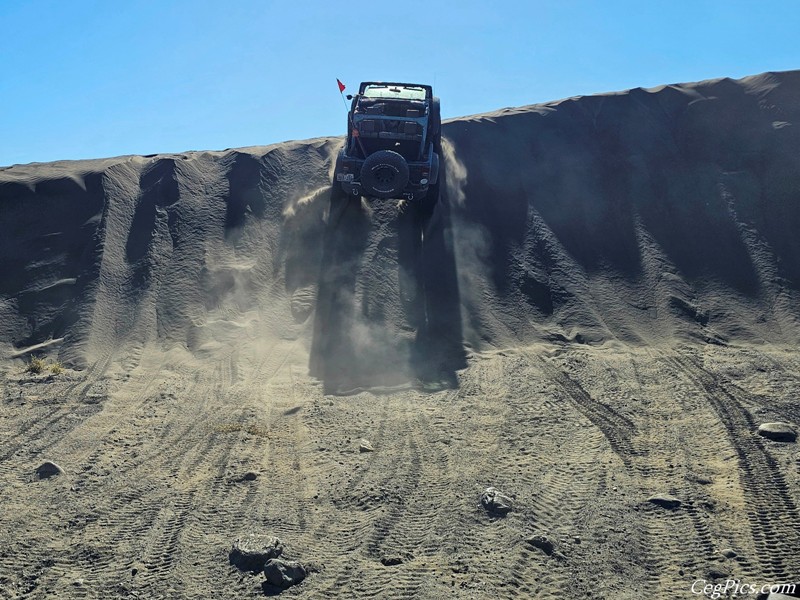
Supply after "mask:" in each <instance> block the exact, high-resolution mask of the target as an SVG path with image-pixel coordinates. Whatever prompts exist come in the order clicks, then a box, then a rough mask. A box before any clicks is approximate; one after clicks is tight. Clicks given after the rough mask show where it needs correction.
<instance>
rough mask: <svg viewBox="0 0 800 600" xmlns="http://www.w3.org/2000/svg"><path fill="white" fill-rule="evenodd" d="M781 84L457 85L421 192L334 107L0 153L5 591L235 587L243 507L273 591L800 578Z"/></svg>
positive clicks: (797, 258)
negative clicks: (429, 190)
mask: <svg viewBox="0 0 800 600" xmlns="http://www.w3.org/2000/svg"><path fill="white" fill-rule="evenodd" d="M798 90H800V73H798V72H789V73H778V74H766V75H761V76H757V77H751V78H746V79H743V80H740V81H731V80H716V81H710V82H702V83H698V84H685V85H681V86H665V87H662V88H657V89H654V90H631V91H629V92H623V93H619V94H606V95H601V96H593V97H587V98H577V99H569V100H565V101H561V102H557V103H551V104H548V105H540V106H533V107H526V108H523V109H513V110H510V109H509V110H505V111H500V112H498V113H493V114H490V115H478V116H475V117H467V118H463V119H456V120H452V121H450V122H448V123H446V124H445V127H444V133H445V138H446V139H445V157H444V158H445V162H444V164H445V175H444V181H443V184H442V190H443V191H442V202H441V203H440V205H439V207H438V208H437V210H436V212H435V213H434V216H433V217H432V219H431V220H430V221H426V222H421V221H419V220H417V219H415V217H414V213H413V211H408V210H405V211H404V210H401V207H398V205H396V204H394V203H382V204H372V205H368V204H360V203H353V202H350V203H345V204H341V203H339V204H336V203H334V206H331V202H330V189H329V187H328V182H329V180H330V168H331V159H332V157H333V156H334V154H335V151H336V149H337V148H338V144H339V143H340V140H338V139H319V140H311V141H308V142H296V143H287V144H280V145H276V146H270V147H266V148H251V149H242V150H235V151H227V152H205V153H187V154H185V155H160V156H156V157H149V158H147V157H122V158H119V159H108V160H104V161H81V162H65V163H53V164H49V165H25V166H15V167H10V168H6V169H2V170H0V231H2V233H3V236H2V239H0V259H1V260H2V262H0V264H1V265H2V267H0V268H2V277H0V343H2V344H3V346H2V348H3V369H2V374H1V375H0V376H1V377H2V379H1V380H0V382H1V383H0V385H1V386H2V404H1V405H0V490H2V494H0V508H1V509H2V510H0V596H2V597H9V598H31V599H32V598H51V597H60V598H103V599H105V598H146V599H150V598H169V599H171V598H195V597H203V598H220V599H225V598H230V599H233V598H249V597H260V596H262V595H263V594H264V590H263V589H262V586H261V583H262V581H263V576H261V575H253V574H250V573H243V572H240V571H239V570H237V569H236V568H235V567H233V566H231V565H230V564H229V562H228V551H229V549H230V547H231V543H232V542H233V540H234V539H236V538H237V537H239V536H242V535H247V534H250V533H256V534H264V535H272V536H277V537H279V538H280V539H281V540H283V541H284V543H285V544H286V548H287V549H286V554H287V556H288V557H289V558H292V559H297V560H299V561H302V562H305V563H307V564H309V565H311V566H312V567H313V570H314V571H315V572H313V573H312V574H311V575H310V576H309V577H308V578H307V579H306V580H305V581H304V582H303V583H302V584H300V585H298V586H295V587H292V588H289V589H288V590H286V591H284V592H283V593H282V595H284V596H286V597H308V598H476V599H478V598H481V599H482V598H537V599H538V598H563V597H566V596H569V597H576V598H584V597H586V598H588V597H592V598H608V599H610V598H615V599H616V598H629V599H639V598H643V597H653V598H665V599H670V598H676V599H678V598H691V597H697V596H696V595H694V594H692V592H691V586H692V584H693V583H694V582H695V581H696V580H700V579H702V580H706V581H709V582H713V581H724V580H725V579H727V578H733V579H740V580H742V581H744V582H747V583H755V584H759V585H761V584H770V583H784V582H792V581H798V579H800V552H798V548H800V452H799V451H798V446H797V443H791V442H776V441H772V440H768V439H765V438H763V437H761V436H759V435H757V433H756V430H757V428H758V426H759V424H761V423H765V422H773V421H782V422H788V423H790V424H792V425H793V426H794V427H795V428H797V426H798V425H800V358H798V355H797V352H796V344H797V341H798V312H800V311H799V310H798V306H800V305H799V304H798V302H797V300H798V298H797V291H798V289H800V277H799V276H800V269H798V265H800V249H799V248H798V246H797V244H796V237H795V236H796V230H797V228H798V226H800V197H798V191H797V190H798V189H800V185H798V184H800V179H798V177H800V175H798V173H800V169H798V166H800V163H798V160H800V159H798V158H797V157H798V156H800V153H798V152H797V150H798V149H800V137H798V135H800V134H799V133H798V131H800V130H797V126H796V125H793V124H794V123H798V122H800V119H798V118H797V117H798V114H800V102H798V100H797V98H798V97H800V94H798ZM776 123H778V124H781V123H783V125H776ZM734 125H735V126H734ZM485 148H492V149H493V150H492V153H491V154H487V153H486V152H484V151H483V149H485ZM33 355H37V356H42V357H43V358H44V359H45V360H46V361H48V362H49V363H50V364H52V363H53V362H54V361H60V362H61V363H63V365H64V371H63V372H62V373H59V374H53V373H50V372H45V373H43V374H40V375H35V374H30V373H26V372H24V366H25V363H26V361H27V360H29V358H30V357H31V356H33ZM363 440H366V441H367V442H368V447H369V448H371V451H360V446H361V445H362V443H363ZM45 460H51V461H54V462H55V463H57V464H58V465H60V466H61V467H62V468H63V470H64V473H63V474H61V475H57V476H54V477H51V478H48V479H43V480H35V479H34V469H35V468H36V467H37V466H39V465H40V464H41V463H42V462H44V461H45ZM490 486H492V487H495V488H497V489H498V490H500V491H502V493H504V494H505V495H507V496H509V497H510V498H511V501H512V503H513V509H512V510H511V512H509V513H508V514H507V515H506V516H504V517H500V516H497V515H492V514H491V513H489V512H487V511H486V510H485V509H484V508H483V507H482V506H481V503H480V496H481V493H482V492H483V491H484V490H485V489H486V488H487V487H490ZM654 496H661V497H664V499H663V501H662V502H661V504H662V505H663V504H665V503H667V504H668V503H669V499H670V498H674V499H677V500H678V501H680V505H679V506H677V507H676V508H672V509H670V508H665V507H664V506H662V505H658V504H657V503H654V502H651V501H649V499H651V498H652V497H654ZM536 536H545V537H546V538H547V539H548V540H549V541H550V542H551V543H552V547H549V546H548V545H547V544H544V543H543V542H542V540H541V539H538V540H537V539H536Z"/></svg>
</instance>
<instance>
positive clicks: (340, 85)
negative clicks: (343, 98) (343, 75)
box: [336, 79, 344, 92]
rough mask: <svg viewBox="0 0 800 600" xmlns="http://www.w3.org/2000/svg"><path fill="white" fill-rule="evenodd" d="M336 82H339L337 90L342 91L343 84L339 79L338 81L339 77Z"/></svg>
mask: <svg viewBox="0 0 800 600" xmlns="http://www.w3.org/2000/svg"><path fill="white" fill-rule="evenodd" d="M336 83H338V84H339V92H343V91H344V84H343V83H342V82H341V81H339V79H336Z"/></svg>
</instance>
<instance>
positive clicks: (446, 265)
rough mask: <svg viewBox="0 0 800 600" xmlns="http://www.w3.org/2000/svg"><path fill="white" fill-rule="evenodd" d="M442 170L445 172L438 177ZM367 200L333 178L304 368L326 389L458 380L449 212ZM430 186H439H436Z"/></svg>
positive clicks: (427, 385)
mask: <svg viewBox="0 0 800 600" xmlns="http://www.w3.org/2000/svg"><path fill="white" fill-rule="evenodd" d="M442 179H444V178H442ZM440 185H441V189H442V191H443V193H442V197H441V198H440V201H439V202H438V203H437V204H436V206H435V208H434V210H433V211H432V212H431V211H427V212H426V211H424V210H419V209H417V208H416V207H413V206H408V207H406V208H405V210H398V208H397V205H396V204H395V203H393V202H389V201H383V202H381V201H376V202H375V203H373V204H372V206H370V205H368V204H366V203H365V202H359V201H358V200H357V199H351V198H348V197H346V196H344V195H342V194H341V193H340V192H339V191H338V190H337V189H336V188H337V187H338V186H334V190H333V191H332V192H331V208H330V214H329V218H328V224H327V228H326V231H325V240H324V243H323V257H322V261H321V268H320V274H319V281H318V288H317V290H318V291H317V303H316V314H315V322H314V336H313V341H312V348H311V357H310V372H311V375H312V376H314V377H317V378H319V379H321V380H322V381H323V384H324V389H325V393H329V394H337V393H338V394H346V393H352V392H356V391H359V390H362V389H365V388H370V389H372V390H373V391H377V390H378V389H380V388H386V387H392V386H401V385H408V384H409V383H412V384H415V385H419V386H420V387H422V388H424V389H442V388H452V387H456V386H457V378H456V370H457V369H460V368H463V367H464V366H466V361H465V353H464V348H463V344H462V324H461V310H460V299H459V290H458V279H457V275H456V262H455V257H454V254H453V243H452V234H451V229H450V213H449V207H448V202H447V198H446V196H445V194H444V190H445V189H446V186H444V185H442V184H441V182H440ZM435 193H438V189H437V190H436V191H435Z"/></svg>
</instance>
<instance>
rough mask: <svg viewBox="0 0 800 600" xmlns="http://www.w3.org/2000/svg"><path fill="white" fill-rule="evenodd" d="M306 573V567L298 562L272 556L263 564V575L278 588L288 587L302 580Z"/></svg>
mask: <svg viewBox="0 0 800 600" xmlns="http://www.w3.org/2000/svg"><path fill="white" fill-rule="evenodd" d="M307 575H308V571H307V570H306V568H305V567H304V566H303V565H301V564H300V563H299V562H296V561H293V560H283V559H282V558H273V559H270V560H269V561H267V564H266V565H264V576H265V577H266V578H267V583H268V584H270V585H274V586H275V587H279V588H284V589H285V588H288V587H291V586H293V585H296V584H298V583H300V582H301V581H303V579H305V578H306V576H307Z"/></svg>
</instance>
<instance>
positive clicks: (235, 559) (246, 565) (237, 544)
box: [228, 535, 283, 573]
mask: <svg viewBox="0 0 800 600" xmlns="http://www.w3.org/2000/svg"><path fill="white" fill-rule="evenodd" d="M282 553H283V542H281V541H280V540H279V539H278V538H275V537H267V536H259V535H249V536H247V537H244V538H237V539H236V541H234V542H233V546H232V547H231V551H230V554H229V555H228V558H229V560H230V563H231V564H232V565H235V566H236V567H238V568H239V569H241V570H242V571H252V572H254V573H258V572H259V571H261V570H262V569H263V568H264V565H265V564H266V563H267V561H268V560H270V559H273V558H278V557H279V556H280V555H281V554H282Z"/></svg>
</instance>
